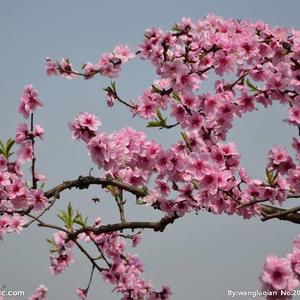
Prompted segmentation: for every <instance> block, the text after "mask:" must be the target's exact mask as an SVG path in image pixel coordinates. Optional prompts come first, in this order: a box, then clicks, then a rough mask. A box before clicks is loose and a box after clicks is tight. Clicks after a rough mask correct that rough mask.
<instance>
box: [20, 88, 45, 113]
mask: <svg viewBox="0 0 300 300" xmlns="http://www.w3.org/2000/svg"><path fill="white" fill-rule="evenodd" d="M41 106H43V103H42V102H41V100H39V98H38V92H37V91H36V90H34V89H33V85H26V86H25V87H24V90H23V94H22V95H21V97H20V106H19V112H20V113H21V114H23V116H24V118H26V119H27V118H28V117H29V115H30V114H32V113H34V112H35V110H36V109H37V108H38V107H41Z"/></svg>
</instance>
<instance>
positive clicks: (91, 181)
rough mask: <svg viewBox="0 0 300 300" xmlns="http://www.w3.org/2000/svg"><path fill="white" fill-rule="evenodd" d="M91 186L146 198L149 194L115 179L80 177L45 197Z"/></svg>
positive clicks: (61, 185) (64, 183)
mask: <svg viewBox="0 0 300 300" xmlns="http://www.w3.org/2000/svg"><path fill="white" fill-rule="evenodd" d="M90 185H101V186H102V187H103V188H105V187H106V186H108V185H113V186H116V187H118V188H120V189H123V190H125V191H127V192H130V193H131V194H134V195H135V196H137V197H145V196H146V195H147V193H146V192H145V191H144V190H142V189H140V188H137V187H134V186H132V185H130V184H127V183H123V182H120V181H117V180H114V179H107V178H96V177H93V176H86V177H83V176H79V177H78V179H76V180H70V181H64V182H63V183H61V184H59V185H57V186H55V187H54V188H52V189H50V190H48V191H46V192H45V196H46V197H47V198H51V197H53V196H54V195H55V194H56V195H58V194H59V193H61V192H62V191H64V190H67V189H72V188H76V189H80V190H82V189H87V188H88V187H89V186H90Z"/></svg>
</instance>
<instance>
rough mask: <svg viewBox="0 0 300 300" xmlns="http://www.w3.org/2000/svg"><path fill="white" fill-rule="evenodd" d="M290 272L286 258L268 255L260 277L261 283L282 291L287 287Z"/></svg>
mask: <svg viewBox="0 0 300 300" xmlns="http://www.w3.org/2000/svg"><path fill="white" fill-rule="evenodd" d="M291 277H292V270H291V268H290V265H289V261H288V260H287V259H286V258H278V257H277V256H276V255H268V256H267V259H266V262H265V264H264V267H263V271H262V273H261V275H260V280H261V282H262V283H267V284H270V285H271V286H272V287H273V288H274V289H275V290H283V289H286V288H287V286H288V282H289V280H290V278H291Z"/></svg>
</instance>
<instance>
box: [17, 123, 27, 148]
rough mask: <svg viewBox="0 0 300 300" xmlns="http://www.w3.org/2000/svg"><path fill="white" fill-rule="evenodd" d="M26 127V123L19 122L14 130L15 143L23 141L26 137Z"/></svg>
mask: <svg viewBox="0 0 300 300" xmlns="http://www.w3.org/2000/svg"><path fill="white" fill-rule="evenodd" d="M28 134H29V131H28V127H27V124H26V123H22V124H19V125H18V127H17V130H16V139H15V141H16V144H21V143H23V142H24V141H25V140H26V139H28V137H29V136H28Z"/></svg>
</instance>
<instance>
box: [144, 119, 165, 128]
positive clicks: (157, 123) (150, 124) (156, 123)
mask: <svg viewBox="0 0 300 300" xmlns="http://www.w3.org/2000/svg"><path fill="white" fill-rule="evenodd" d="M161 126H162V124H161V121H160V120H159V121H150V122H148V124H147V127H148V128H151V127H161Z"/></svg>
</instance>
